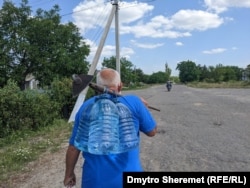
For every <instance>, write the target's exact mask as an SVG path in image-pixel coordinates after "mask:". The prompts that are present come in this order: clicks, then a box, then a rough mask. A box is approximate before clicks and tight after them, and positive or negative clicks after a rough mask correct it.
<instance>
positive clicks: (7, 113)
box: [0, 80, 59, 138]
mask: <svg viewBox="0 0 250 188" xmlns="http://www.w3.org/2000/svg"><path fill="white" fill-rule="evenodd" d="M58 111H59V110H58V103H56V102H53V101H51V100H50V98H49V96H48V95H47V94H46V93H41V92H39V91H38V90H25V91H21V90H20V89H19V88H18V86H17V84H16V83H15V82H13V81H11V80H10V81H8V83H7V85H6V86H5V87H4V88H2V89H1V92H0V114H1V115H0V129H1V132H0V138H1V137H4V136H6V135H9V134H11V133H12V132H14V131H16V130H24V129H31V130H36V129H38V128H39V127H43V126H48V125H49V124H50V123H51V122H53V120H54V119H55V118H58Z"/></svg>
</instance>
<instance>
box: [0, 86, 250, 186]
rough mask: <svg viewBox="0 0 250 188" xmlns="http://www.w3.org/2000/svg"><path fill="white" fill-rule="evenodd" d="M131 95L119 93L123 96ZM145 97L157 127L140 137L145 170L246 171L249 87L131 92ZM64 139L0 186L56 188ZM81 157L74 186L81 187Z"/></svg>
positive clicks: (249, 154)
mask: <svg viewBox="0 0 250 188" xmlns="http://www.w3.org/2000/svg"><path fill="white" fill-rule="evenodd" d="M127 93H131V91H130V92H128V91H127V92H123V94H124V95H125V94H127ZM133 93H134V94H137V95H139V96H141V97H144V98H145V99H146V100H147V101H148V102H149V104H150V105H151V106H153V107H156V108H159V109H161V111H160V112H157V111H154V110H151V112H152V114H153V115H154V117H155V119H156V121H157V123H158V134H157V135H156V136H155V137H152V138H149V137H147V136H145V135H142V134H141V159H142V163H143V166H144V169H145V170H146V171H250V145H249V143H250V123H249V122H250V116H249V112H250V89H196V88H189V87H186V86H183V85H173V88H172V91H171V92H167V90H166V87H165V85H160V86H154V87H152V88H148V89H145V90H136V91H133ZM67 139H68V138H65V142H64V143H62V146H61V150H59V151H58V152H57V153H53V154H51V153H45V154H44V155H42V156H41V157H40V159H39V160H37V161H35V162H32V163H30V164H29V166H28V167H27V168H28V169H30V171H29V172H28V173H23V174H18V175H15V176H13V177H10V179H11V183H10V185H5V186H4V185H2V186H0V187H8V188H9V187H19V188H30V187H32V188H61V187H64V186H63V178H64V170H65V153H66V149H67ZM82 162H83V160H82V159H81V158H80V159H79V161H78V163H77V167H76V171H75V172H76V174H77V179H78V181H77V187H80V179H81V165H82Z"/></svg>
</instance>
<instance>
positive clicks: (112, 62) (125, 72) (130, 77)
mask: <svg viewBox="0 0 250 188" xmlns="http://www.w3.org/2000/svg"><path fill="white" fill-rule="evenodd" d="M120 66H121V73H120V74H121V80H122V82H123V83H124V84H125V85H129V84H130V83H131V82H133V81H134V80H135V74H134V65H133V64H132V62H130V61H128V60H127V59H126V58H125V57H122V58H121V59H120ZM102 67H107V68H112V69H116V57H115V56H112V57H110V58H104V60H103V62H102Z"/></svg>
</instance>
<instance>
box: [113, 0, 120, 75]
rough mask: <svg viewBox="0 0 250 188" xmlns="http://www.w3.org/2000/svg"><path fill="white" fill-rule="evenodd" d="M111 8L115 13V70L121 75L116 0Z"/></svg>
mask: <svg viewBox="0 0 250 188" xmlns="http://www.w3.org/2000/svg"><path fill="white" fill-rule="evenodd" d="M113 6H115V7H116V11H115V42H116V70H117V72H119V74H121V67H120V38H119V6H118V0H114V3H113Z"/></svg>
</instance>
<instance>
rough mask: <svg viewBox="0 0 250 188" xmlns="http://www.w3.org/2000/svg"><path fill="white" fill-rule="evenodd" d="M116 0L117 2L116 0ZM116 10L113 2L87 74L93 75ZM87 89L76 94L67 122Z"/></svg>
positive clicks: (70, 119)
mask: <svg viewBox="0 0 250 188" xmlns="http://www.w3.org/2000/svg"><path fill="white" fill-rule="evenodd" d="M116 2H117V0H116ZM116 10H117V6H115V5H114V4H113V7H112V10H111V13H110V15H109V18H108V22H107V24H106V27H105V30H104V32H103V35H102V38H101V40H100V43H99V46H98V48H97V51H96V54H95V57H94V59H93V61H92V64H91V66H90V69H89V72H88V75H94V73H95V70H96V66H97V63H98V61H99V58H100V56H101V52H102V49H103V46H104V43H105V40H106V38H107V35H108V32H109V29H110V25H111V23H112V20H113V17H114V15H115V13H116V12H117V11H116ZM88 89H89V87H86V88H85V89H84V90H82V91H81V93H80V94H79V95H78V97H77V100H76V103H75V106H74V108H73V111H72V112H71V115H70V118H69V120H68V122H69V123H70V122H73V121H75V115H76V113H77V112H78V110H79V109H80V107H81V105H82V103H83V102H84V100H85V97H86V94H87V92H88Z"/></svg>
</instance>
